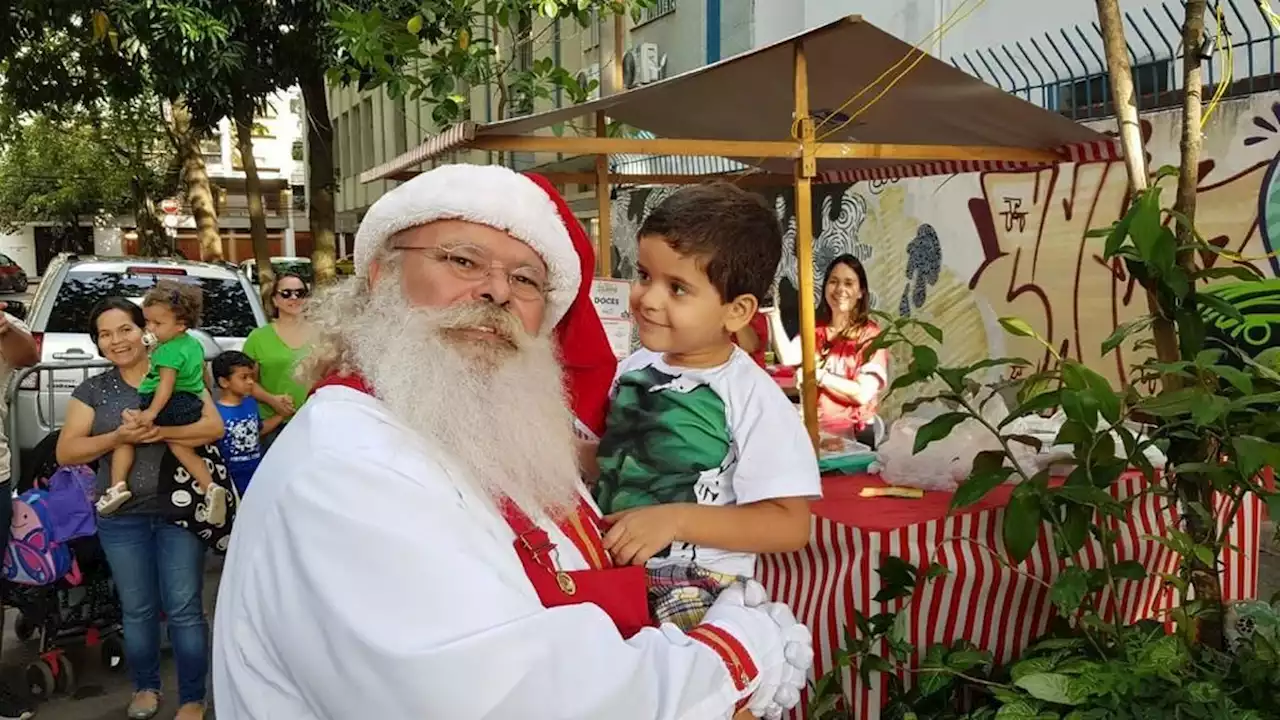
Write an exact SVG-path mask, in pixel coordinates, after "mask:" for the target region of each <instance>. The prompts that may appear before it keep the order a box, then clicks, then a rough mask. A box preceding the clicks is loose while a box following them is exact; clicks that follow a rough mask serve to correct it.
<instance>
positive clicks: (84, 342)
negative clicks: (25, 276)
mask: <svg viewBox="0 0 1280 720" xmlns="http://www.w3.org/2000/svg"><path fill="white" fill-rule="evenodd" d="M163 279H172V280H177V281H179V282H189V283H193V284H198V285H200V287H201V288H202V289H203V290H204V312H203V317H202V319H201V330H203V331H204V333H207V334H208V335H209V336H212V338H213V340H214V342H216V343H217V345H218V346H219V347H221V348H222V349H223V350H239V349H240V348H241V347H243V346H244V341H245V338H247V337H248V335H249V333H250V332H252V331H253V330H254V328H257V327H259V326H261V325H264V324H265V323H266V320H267V318H266V315H265V313H263V310H262V303H261V302H260V301H259V299H258V293H257V292H256V291H255V290H254V288H253V287H252V286H251V285H250V284H249V282H248V280H246V278H245V277H244V276H243V275H241V274H240V273H239V272H238V271H237V270H236V269H235V268H233V267H229V266H226V265H212V264H209V263H202V262H194V261H189V260H177V259H170V258H166V259H147V258H128V257H119V258H99V257H86V256H75V255H60V256H58V257H56V258H54V260H53V261H52V262H51V263H50V264H49V267H48V269H47V270H46V271H45V275H44V279H43V280H42V282H41V283H40V286H39V287H38V288H37V289H36V293H35V296H34V297H33V298H32V299H31V303H30V304H29V305H28V306H27V307H26V322H27V325H28V327H30V328H31V332H32V334H33V335H34V336H35V338H36V344H37V346H38V347H39V348H40V362H41V364H42V365H45V364H59V363H67V364H74V365H75V369H65V370H63V369H52V370H50V369H44V370H40V371H37V372H33V373H28V374H25V376H23V373H22V371H18V372H16V373H15V379H16V378H17V377H22V380H21V383H20V384H19V385H18V386H17V387H16V388H13V396H12V397H13V401H12V403H13V404H12V406H11V408H10V412H11V413H12V414H13V415H14V416H15V417H14V418H13V420H14V421H15V422H13V423H11V426H16V433H15V435H16V436H15V437H12V438H10V445H11V447H13V448H15V449H17V450H18V451H19V452H22V453H24V454H25V453H30V451H31V450H33V449H34V448H35V447H36V445H37V444H39V443H40V441H41V440H43V439H44V438H45V437H46V436H48V435H49V434H50V433H51V432H53V431H54V430H56V429H58V428H60V427H61V426H62V418H63V415H64V413H65V412H66V406H67V400H68V398H70V397H71V391H72V390H74V389H75V387H76V386H77V385H79V384H80V383H81V382H83V381H84V379H85V378H86V377H88V376H89V375H91V374H95V373H98V372H102V370H103V369H104V368H103V367H85V366H86V365H87V364H90V363H92V362H93V361H96V360H98V359H99V356H98V348H97V345H96V343H95V342H94V339H93V338H92V337H90V335H89V333H88V332H87V330H88V323H89V314H90V313H91V312H92V311H93V306H94V305H96V304H97V303H98V301H100V300H102V299H103V298H107V297H111V296H121V297H126V298H129V299H130V300H133V301H135V302H139V303H140V302H142V297H143V295H145V294H146V292H147V290H149V289H151V287H152V286H154V285H155V284H156V282H157V281H159V280H163ZM23 464H24V465H27V466H29V464H28V463H25V462H24V463H23Z"/></svg>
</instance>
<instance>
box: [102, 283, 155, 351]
mask: <svg viewBox="0 0 1280 720" xmlns="http://www.w3.org/2000/svg"><path fill="white" fill-rule="evenodd" d="M112 310H119V311H120V312H122V313H124V314H125V315H128V316H129V319H130V320H132V321H133V324H134V325H137V326H138V329H139V330H141V329H142V328H145V327H146V326H147V316H146V315H143V314H142V307H141V306H140V305H138V304H137V303H135V302H133V301H132V300H129V299H127V298H122V297H109V298H104V299H102V300H99V301H98V304H97V305H94V306H93V310H92V311H90V312H89V327H88V328H87V330H88V332H89V337H91V338H93V347H94V348H96V349H97V350H98V354H99V355H101V354H102V348H99V347H98V318H100V317H102V315H103V314H105V313H108V312H111V311H112Z"/></svg>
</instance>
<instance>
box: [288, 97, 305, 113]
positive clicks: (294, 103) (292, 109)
mask: <svg viewBox="0 0 1280 720" xmlns="http://www.w3.org/2000/svg"><path fill="white" fill-rule="evenodd" d="M289 114H290V115H294V116H298V115H301V114H302V98H289Z"/></svg>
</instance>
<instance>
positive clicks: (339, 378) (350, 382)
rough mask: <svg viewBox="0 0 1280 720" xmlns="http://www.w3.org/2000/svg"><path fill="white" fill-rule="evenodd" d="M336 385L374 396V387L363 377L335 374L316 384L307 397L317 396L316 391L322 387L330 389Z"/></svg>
mask: <svg viewBox="0 0 1280 720" xmlns="http://www.w3.org/2000/svg"><path fill="white" fill-rule="evenodd" d="M334 385H337V386H341V387H349V388H351V389H352V390H355V391H356V392H362V393H364V394H365V395H372V394H373V386H372V385H370V384H369V381H368V380H365V379H364V376H363V375H339V374H338V373H333V374H332V375H329V376H328V377H326V378H325V379H323V380H321V381H320V382H318V383H316V385H315V387H313V388H311V392H309V393H307V397H311V396H312V395H315V394H316V391H317V390H319V389H320V388H322V387H330V386H334Z"/></svg>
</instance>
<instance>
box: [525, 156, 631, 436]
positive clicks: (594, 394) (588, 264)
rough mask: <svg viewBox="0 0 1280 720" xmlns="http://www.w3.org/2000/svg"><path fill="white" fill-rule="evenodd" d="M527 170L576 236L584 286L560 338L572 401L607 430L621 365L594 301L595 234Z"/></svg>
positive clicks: (592, 423)
mask: <svg viewBox="0 0 1280 720" xmlns="http://www.w3.org/2000/svg"><path fill="white" fill-rule="evenodd" d="M525 175H526V176H527V177H528V178H529V179H530V180H533V181H534V182H536V183H537V184H538V185H539V186H540V187H541V188H542V189H543V190H545V191H546V193H547V195H548V196H550V197H551V200H552V201H553V202H555V204H556V209H557V210H559V211H560V219H561V220H563V221H564V226H565V227H566V228H567V229H568V230H569V237H571V238H573V246H574V248H575V249H576V250H577V251H578V257H579V258H580V259H581V261H582V287H581V288H580V289H579V290H578V296H577V297H576V298H574V300H573V304H572V305H570V306H569V311H568V312H567V313H565V316H564V319H562V320H561V321H560V324H558V325H556V329H555V336H556V344H557V345H559V349H560V362H561V363H562V364H563V365H564V375H565V386H566V388H567V390H568V392H569V403H570V405H571V407H572V408H573V414H574V415H575V416H576V417H577V418H578V421H579V422H581V423H582V424H583V425H585V426H586V427H588V428H589V429H590V430H591V432H593V433H595V434H596V435H597V436H598V435H603V434H604V417H605V413H606V411H607V410H608V407H609V388H610V386H612V385H613V376H614V374H615V373H616V372H617V369H618V359H617V358H616V357H614V354H613V348H611V347H610V346H609V336H608V335H606V334H605V332H604V324H603V323H601V322H600V315H599V314H598V313H597V312H596V308H595V305H593V304H592V303H591V279H592V278H593V277H595V274H596V272H595V269H596V257H595V251H594V250H593V249H592V245H591V238H590V236H588V235H587V231H586V230H584V229H583V227H582V223H580V222H578V219H577V218H576V217H574V215H573V211H572V210H570V209H569V205H568V203H566V202H565V201H564V198H562V197H560V193H559V192H558V191H557V190H556V188H555V185H552V184H551V181H549V180H547V179H546V178H544V177H542V176H541V175H538V174H535V173H525Z"/></svg>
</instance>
